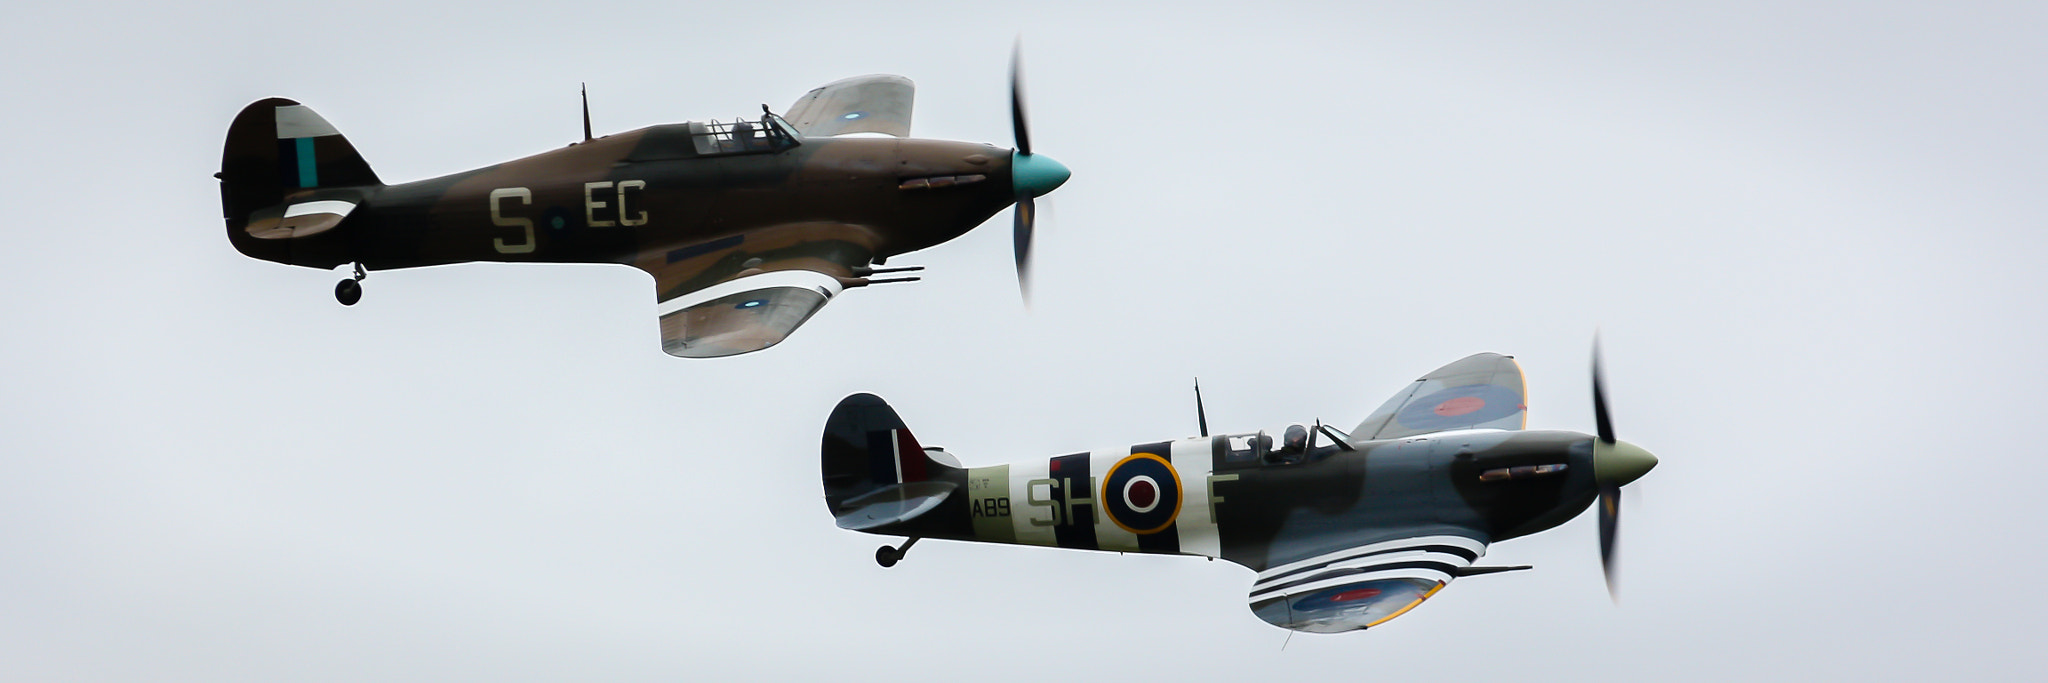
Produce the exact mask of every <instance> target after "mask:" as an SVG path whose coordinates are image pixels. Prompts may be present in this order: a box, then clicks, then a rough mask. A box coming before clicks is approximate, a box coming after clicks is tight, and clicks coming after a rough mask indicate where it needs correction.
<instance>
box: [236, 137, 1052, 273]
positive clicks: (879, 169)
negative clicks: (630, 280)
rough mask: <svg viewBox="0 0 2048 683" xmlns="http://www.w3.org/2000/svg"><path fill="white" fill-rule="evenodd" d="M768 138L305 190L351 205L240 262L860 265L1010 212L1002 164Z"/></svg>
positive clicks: (969, 146)
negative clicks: (721, 257) (290, 241)
mask: <svg viewBox="0 0 2048 683" xmlns="http://www.w3.org/2000/svg"><path fill="white" fill-rule="evenodd" d="M774 131H775V129H773V128H772V127H771V128H766V129H762V128H747V129H744V130H743V131H742V132H735V131H734V130H733V126H731V125H723V124H720V125H712V126H707V125H706V124H702V123H686V124H673V125H662V126H653V127H650V128H644V129H641V130H636V131H631V132H627V133H621V134H617V135H611V136H606V137H603V138H598V139H595V140H591V141H587V142H582V143H578V144H574V145H570V146H568V147H566V148H563V149H558V150H554V151H550V152H546V153H542V154H537V155H533V156H530V157H526V158H522V159H517V160H514V161H509V162H505V163H502V164H497V165H494V166H489V167H485V168H481V169H477V170H473V171H467V172H464V173H457V174H454V175H449V176H444V177H440V178H434V179H429V180H422V181H417V182H411V183H403V184H398V185H389V186H383V187H376V188H351V189H347V190H336V189H326V190H320V192H325V193H339V194H349V193H353V195H352V197H354V198H359V200H360V204H359V206H358V207H357V208H356V210H355V211H354V213H353V214H352V215H350V217H349V218H348V220H347V222H346V223H344V225H343V226H342V229H338V230H335V231H333V232H331V233H329V234H323V235H318V236H314V237H310V238H302V239H300V240H294V241H295V242H299V243H298V244H294V245H292V247H293V248H292V249H291V250H289V251H288V252H279V253H251V254H250V255H251V256H256V257H259V258H266V259H269V260H275V261H281V262H286V263H294V264H296V265H306V266H313V267H320V268H331V267H334V266H336V265H341V264H345V263H349V262H358V263H361V264H363V265H364V266H365V267H367V268H370V269H372V270H377V269H390V268H409V267H417V266H429V265H440V264H449V263H463V262H471V261H514V262H518V261H536V262H572V263H625V264H633V263H635V261H636V260H657V261H659V260H666V261H668V262H673V261H674V260H676V259H679V258H691V257H694V256H697V255H701V254H709V253H717V252H734V253H741V252H744V253H745V254H746V258H761V257H763V256H764V254H765V255H767V257H770V258H772V257H774V256H789V255H792V254H788V253H776V252H777V250H785V251H786V250H804V251H802V253H798V254H794V255H797V256H809V255H816V256H818V257H820V258H827V259H830V260H833V261H835V262H839V263H846V262H854V263H861V262H868V261H876V260H882V259H886V258H888V257H889V256H893V255H896V254H901V253H905V252H909V251H914V250H917V249H922V248H925V247H929V246H932V245H935V244H938V243H941V242H944V241H946V240H950V239H952V238H954V237H957V236H959V235H960V234H963V233H965V232H966V231H968V230H970V229H973V228H974V227H975V226H977V225H979V224H981V223H983V222H985V221H986V220H987V219H988V218H989V217H990V216H992V215H994V214H995V213H996V212H998V211H1001V210H1003V209H1004V208H1006V207H1008V206H1009V205H1010V204H1011V203H1013V201H1014V200H1015V196H1014V193H1013V190H1012V187H1011V178H1010V167H1011V153H1010V152H1009V150H1005V149H1000V148H996V147H993V146H989V145H983V144H975V143H963V142H949V141H939V140H919V139H896V138H886V137H876V138H826V139H797V138H795V137H794V136H793V135H790V134H787V133H786V132H775V133H774V134H769V133H770V132H774ZM307 240H318V241H320V242H321V243H320V244H307V243H305V242H306V241H307ZM742 243H745V244H746V245H747V248H745V249H735V248H736V247H739V246H740V245H741V244H742ZM258 246H263V245H258ZM740 260H744V259H740ZM733 266H734V267H733V268H730V269H729V270H733V271H735V272H736V271H737V270H738V269H739V268H738V266H739V264H738V263H735V264H733ZM720 270H727V269H718V268H712V269H708V270H707V272H706V273H705V275H704V277H706V278H712V280H711V281H714V282H715V281H717V280H718V279H722V277H721V275H720V273H719V272H718V271H720ZM727 275H729V273H727Z"/></svg>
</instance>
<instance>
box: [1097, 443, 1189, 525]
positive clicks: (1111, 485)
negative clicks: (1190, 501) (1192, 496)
mask: <svg viewBox="0 0 2048 683" xmlns="http://www.w3.org/2000/svg"><path fill="white" fill-rule="evenodd" d="M1101 495H1102V498H1101V500H1102V507H1103V509H1104V510H1106V511H1108V512H1109V521H1111V522H1115V523H1116V525H1117V526H1119V527H1122V528H1123V530H1125V531H1129V532H1131V533H1134V534H1138V535H1140V536H1142V535H1145V534H1156V533H1159V532H1161V531H1165V530H1166V528H1167V527H1169V526H1173V520H1174V518H1176V517H1179V516H1180V502H1181V495H1180V473H1179V472H1175V471H1174V470H1173V465H1172V464H1170V463H1168V462H1166V459H1165V458H1161V457H1159V456H1157V455H1153V454H1151V453H1133V454H1131V457H1128V458H1124V459H1123V460H1120V461H1117V463H1116V464H1115V465H1113V466H1111V467H1110V468H1109V474H1108V475H1107V476H1104V477H1103V478H1102V494H1101Z"/></svg>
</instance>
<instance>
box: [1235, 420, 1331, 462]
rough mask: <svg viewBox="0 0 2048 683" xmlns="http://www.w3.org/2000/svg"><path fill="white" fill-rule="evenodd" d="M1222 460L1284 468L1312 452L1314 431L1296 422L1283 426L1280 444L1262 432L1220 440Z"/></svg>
mask: <svg viewBox="0 0 2048 683" xmlns="http://www.w3.org/2000/svg"><path fill="white" fill-rule="evenodd" d="M1221 438H1222V439H1223V443H1224V448H1225V451H1224V454H1223V457H1224V461H1225V462H1230V463H1243V464H1252V463H1259V464H1265V465H1285V464H1292V463H1297V462H1302V460H1303V459H1304V458H1306V457H1307V456H1308V454H1309V451H1312V450H1314V449H1315V432H1314V431H1312V430H1310V429H1309V428H1308V426H1307V425H1303V424H1300V423H1296V424H1291V425H1287V429H1286V430H1284V431H1282V432H1281V433H1280V441H1279V442H1278V443H1275V442H1274V441H1273V437H1272V436H1271V435H1268V434H1267V433H1265V432H1257V433H1253V434H1232V435H1229V436H1224V437H1221Z"/></svg>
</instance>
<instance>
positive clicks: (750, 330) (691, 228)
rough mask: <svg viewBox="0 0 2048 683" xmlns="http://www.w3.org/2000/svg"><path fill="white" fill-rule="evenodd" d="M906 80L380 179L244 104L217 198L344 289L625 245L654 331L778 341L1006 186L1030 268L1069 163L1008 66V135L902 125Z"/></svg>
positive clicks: (336, 140) (291, 257) (296, 261)
mask: <svg viewBox="0 0 2048 683" xmlns="http://www.w3.org/2000/svg"><path fill="white" fill-rule="evenodd" d="M914 93H915V90H914V88H913V86H912V85H911V82H910V80H909V79H906V78H902V77H900V76H884V75H876V76H861V77H856V78H850V79H846V80H842V81H838V82H834V83H831V84H829V85H826V86H824V87H821V88H818V89H816V90H812V91H811V92H809V93H807V94H805V95H804V96H803V97H801V98H799V99H798V100H797V101H796V103H795V104H793V105H791V106H790V108H789V110H788V115H787V116H786V117H785V116H777V115H775V114H774V113H771V112H769V111H768V107H767V106H766V105H763V106H762V107H761V109H762V116H761V117H760V118H759V119H754V120H744V119H742V120H735V121H733V122H730V123H721V122H718V121H716V120H714V121H710V122H690V123H678V124H670V125H658V126H652V127H648V128H643V129H640V130H635V131H629V132H625V133H618V134H615V135H607V136H603V137H592V136H591V135H590V122H589V109H588V106H587V104H586V106H585V109H584V138H585V139H584V141H582V142H579V143H575V144H571V145H569V146H568V147H566V148H563V149H558V150H554V151H551V152H545V153H542V154H536V155H533V156H530V157H526V158H523V159H517V160H514V161H508V162H505V163H502V164H497V165H494V166H488V167H485V168H480V169H476V170H473V171H465V172H462V173H456V174H454V175H449V176H444V177H440V178H433V179H429V180H421V181H416V182H411V183H404V184H399V185H385V184H384V183H383V182H381V181H379V180H378V179H377V175H376V174H375V173H372V172H371V171H370V167H369V165H368V164H367V163H365V162H364V161H363V158H362V157H361V156H360V155H358V154H357V153H356V150H355V147H354V146H352V145H350V144H349V142H348V140H347V139H344V138H343V137H342V136H341V134H340V133H339V132H337V131H336V130H335V128H334V126H332V125H329V124H328V123H327V121H326V120H325V119H322V118H321V117H320V115H318V114H315V113H314V112H313V110H312V109H310V108H307V107H306V106H304V105H301V104H299V103H297V102H294V101H291V100H287V99H275V98H274V99H266V100H262V101H259V102H256V103H254V104H251V105H249V106H248V107H247V108H245V109H243V110H242V112H241V114H240V115H238V116H236V117H235V121H234V123H233V124H232V125H231V126H230V127H229V128H228V136H227V145H226V151H225V152H224V153H223V155H222V158H221V171H220V173H218V174H216V176H215V177H217V178H219V179H220V183H221V205H222V208H223V210H224V212H225V215H226V218H227V230H228V239H229V241H231V242H233V243H234V245H235V248H236V249H238V250H240V251H241V252H242V253H243V254H246V255H248V256H251V257H254V258H259V259H263V260H266V261H276V262H278V263H285V264H290V265H297V266H308V267H313V268H327V269H331V268H334V267H336V266H340V265H343V264H350V263H353V264H355V276H354V277H353V278H351V279H347V280H343V281H341V282H340V283H339V284H337V285H336V286H335V297H336V299H338V300H339V301H340V302H341V303H343V304H345V305H353V304H354V303H356V301H357V300H359V299H360V298H361V297H362V287H361V285H360V284H359V283H360V281H361V280H362V279H363V277H364V276H365V274H366V272H365V271H366V270H382V269H390V268H413V267H419V266H433V265H443V264H452V263H467V262H472V261H506V262H553V263H619V264H625V265H630V266H633V267H635V268H639V269H641V270H644V271H647V272H648V273H649V274H651V275H653V276H654V282H655V300H656V302H657V304H658V310H659V316H660V328H661V341H662V349H663V350H665V351H667V352H668V353H670V354H672V355H676V356H683V357H692V358H705V357H714V356H728V355H734V354H740V353H747V352H750V351H758V350H761V349H764V348H767V347H770V346H773V345H775V344H776V343H777V342H780V341H782V340H783V339H784V338H785V337H787V336H788V335H789V333H790V332H791V331H793V330H795V329H796V328H797V326H799V325H801V324H803V322H804V321H805V320H808V319H809V318H810V317H811V315H812V314H814V313H816V312H817V311H818V309H819V308H821V307H823V306H824V305H825V302H827V301H829V300H830V299H831V298H832V297H834V296H836V295H838V294H839V293H840V292H842V291H845V290H846V289H849V288H853V287H862V286H866V285H869V284H877V283H884V282H903V281H909V280H915V279H917V278H915V277H894V278H870V277H869V276H871V275H875V274H880V273H893V272H902V271H911V270H919V268H918V267H898V268H880V267H877V266H881V265H882V264H884V263H885V262H886V261H887V259H889V258H890V257H892V256H896V255H898V254H903V253H907V252H912V251H916V250H919V249H923V248H926V247H930V246H933V245H936V244H939V243H942V242H945V241H947V240H950V239H953V238H955V237H958V236H960V235H962V234H965V233H966V232H967V231H968V230H971V229H973V228H974V227H975V226H978V225H980V224H982V223H983V222H985V221H987V220H988V219H989V218H990V217H991V216H993V215H995V214H996V213H997V212H1000V211H1002V210H1003V209H1005V208H1008V207H1009V206H1011V205H1012V204H1015V205H1016V206H1017V210H1016V212H1015V215H1016V218H1015V228H1014V230H1015V243H1016V249H1017V252H1016V260H1017V274H1018V281H1019V284H1020V286H1021V285H1023V284H1024V283H1025V282H1026V279H1027V278H1026V274H1027V272H1028V265H1029V257H1030V244H1031V232H1032V223H1033V219H1032V216H1033V198H1035V197H1038V196H1041V195H1044V194H1046V193H1048V192H1051V191H1052V190H1053V189H1055V188H1057V187H1059V186H1060V184H1061V183H1063V182H1065V181H1066V180H1067V177H1068V175H1069V172H1068V170H1067V168H1066V167H1065V166H1062V165H1061V164H1060V163H1059V162H1057V161H1054V160H1052V159H1050V158H1047V157H1045V156H1042V155H1035V154H1032V153H1031V144H1030V139H1029V136H1028V135H1027V133H1026V129H1025V123H1024V111H1023V104H1022V101H1021V100H1022V98H1021V94H1020V92H1019V89H1018V86H1017V82H1016V71H1015V67H1014V64H1013V67H1012V71H1011V117H1012V121H1011V125H1012V128H1013V131H1014V133H1015V136H1016V142H1017V148H1016V149H1015V150H1014V151H1013V150H1006V149H1001V148H998V147H994V146H991V145H985V144H977V143H966V142H949V141H941V140H919V139H912V138H910V137H909V136H910V118H911V105H912V99H913V96H914Z"/></svg>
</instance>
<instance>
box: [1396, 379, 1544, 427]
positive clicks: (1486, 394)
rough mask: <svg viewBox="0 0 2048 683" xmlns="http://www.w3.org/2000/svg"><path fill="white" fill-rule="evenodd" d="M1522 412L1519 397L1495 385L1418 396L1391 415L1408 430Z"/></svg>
mask: <svg viewBox="0 0 2048 683" xmlns="http://www.w3.org/2000/svg"><path fill="white" fill-rule="evenodd" d="M1521 411H1522V396H1521V395H1520V394H1517V393H1515V392H1513V391H1510V390H1509V389H1508V388H1507V387H1503V386H1500V385H1496V384H1467V385H1465V386H1462V387H1451V388H1449V389H1445V390H1443V391H1439V392H1436V393H1434V394H1430V395H1428V396H1422V397H1418V398H1416V399H1414V400H1411V401H1409V402H1408V406H1407V407H1405V408H1402V409H1401V413H1400V414H1399V415H1397V416H1395V419H1396V420H1398V421H1400V423H1401V426H1403V427H1407V428H1409V429H1420V430H1426V431H1427V430H1437V429H1449V428H1453V427H1463V426H1468V425H1477V424H1485V423H1488V422H1492V421H1494V420H1498V419H1501V418H1504V417H1509V416H1512V415H1514V414H1515V413H1518V412H1521Z"/></svg>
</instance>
